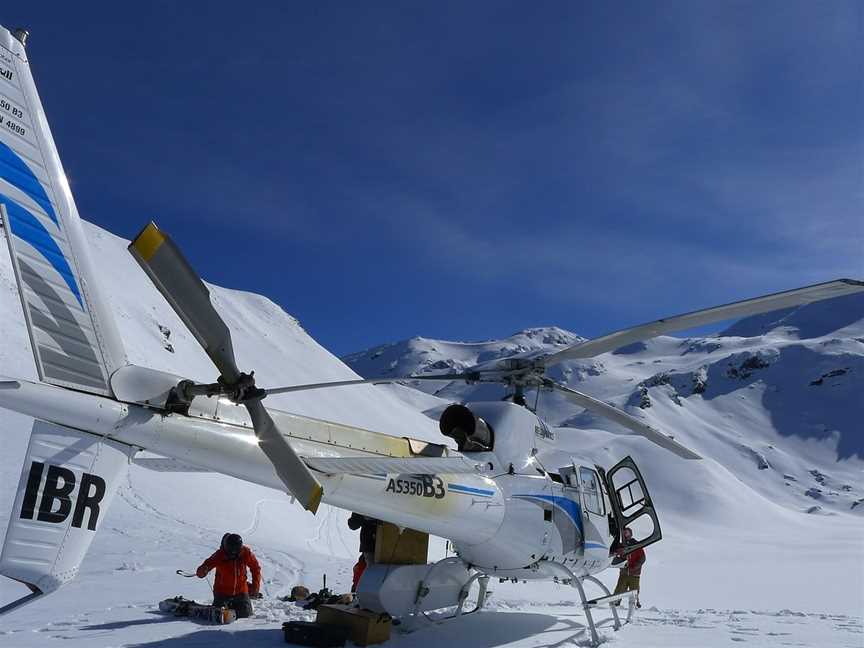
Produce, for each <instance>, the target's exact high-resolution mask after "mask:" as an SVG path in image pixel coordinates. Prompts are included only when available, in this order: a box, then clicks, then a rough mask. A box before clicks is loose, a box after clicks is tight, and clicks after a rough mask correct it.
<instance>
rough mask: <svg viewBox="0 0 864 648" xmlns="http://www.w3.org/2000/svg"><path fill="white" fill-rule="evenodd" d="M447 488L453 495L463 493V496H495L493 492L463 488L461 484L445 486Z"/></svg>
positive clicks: (469, 487)
mask: <svg viewBox="0 0 864 648" xmlns="http://www.w3.org/2000/svg"><path fill="white" fill-rule="evenodd" d="M447 488H448V489H449V490H451V491H453V492H454V493H463V494H464V495H482V496H483V497H492V496H493V495H494V494H495V491H491V490H485V489H483V488H473V487H471V486H463V485H462V484H447Z"/></svg>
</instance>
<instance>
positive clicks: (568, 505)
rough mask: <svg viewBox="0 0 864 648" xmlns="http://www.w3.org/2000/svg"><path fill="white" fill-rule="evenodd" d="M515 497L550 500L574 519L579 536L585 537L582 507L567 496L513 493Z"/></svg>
mask: <svg viewBox="0 0 864 648" xmlns="http://www.w3.org/2000/svg"><path fill="white" fill-rule="evenodd" d="M513 497H515V498H517V499H535V500H541V501H543V502H549V503H550V504H552V505H553V506H557V507H558V508H559V509H561V510H562V511H564V512H565V513H566V514H567V517H569V518H570V519H571V520H573V524H574V525H575V526H576V528H577V529H578V530H579V536H580V537H582V538H584V537H585V532H584V530H583V528H582V507H580V506H579V505H578V504H577V503H576V502H574V501H573V500H571V499H570V498H567V497H560V496H558V495H539V494H538V495H533V494H532V495H529V494H525V495H513Z"/></svg>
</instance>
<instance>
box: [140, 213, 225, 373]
mask: <svg viewBox="0 0 864 648" xmlns="http://www.w3.org/2000/svg"><path fill="white" fill-rule="evenodd" d="M129 252H131V253H132V256H133V257H135V260H136V261H137V262H138V264H139V265H140V266H141V267H142V268H143V269H144V272H146V273H147V275H148V276H149V277H150V279H151V280H152V281H153V284H154V285H155V286H156V288H157V290H158V291H159V292H160V293H162V296H163V297H165V299H166V301H167V302H168V303H169V304H170V305H171V308H173V309H174V312H175V313H177V315H178V316H179V317H180V319H181V320H183V323H184V324H185V325H186V326H187V327H188V329H189V331H191V333H192V335H194V336H195V339H196V340H198V343H199V344H200V345H201V346H202V347H203V348H204V351H206V352H207V355H208V356H210V359H211V360H212V361H213V364H215V365H216V368H217V369H218V370H219V373H220V374H221V375H222V377H223V379H224V380H225V381H226V382H227V383H229V384H230V383H233V382H236V380H237V379H238V377H239V376H240V371H239V370H238V369H237V363H236V361H235V359H234V348H233V346H232V344H231V333H230V331H229V330H228V327H227V326H226V325H225V322H224V321H223V320H222V318H221V317H220V316H219V313H217V312H216V309H215V308H213V304H212V302H211V301H210V291H208V290H207V287H206V286H205V285H204V282H203V281H201V278H200V277H199V276H198V273H196V272H195V270H194V269H193V268H192V266H191V265H189V262H188V261H187V260H186V258H185V257H184V256H183V253H182V252H181V251H180V248H178V247H177V246H176V245H175V244H174V241H172V240H171V239H170V238H169V237H168V235H167V234H165V233H163V232H162V231H160V229H159V228H158V227H156V224H155V223H153V222H151V223H150V224H149V225H147V227H145V228H144V229H143V230H141V233H140V234H138V236H136V237H135V240H133V241H132V242H131V243H130V244H129Z"/></svg>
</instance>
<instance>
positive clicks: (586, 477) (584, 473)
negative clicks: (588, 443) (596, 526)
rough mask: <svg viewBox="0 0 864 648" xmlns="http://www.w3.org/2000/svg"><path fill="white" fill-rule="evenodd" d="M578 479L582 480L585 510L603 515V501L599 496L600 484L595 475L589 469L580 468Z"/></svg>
mask: <svg viewBox="0 0 864 648" xmlns="http://www.w3.org/2000/svg"><path fill="white" fill-rule="evenodd" d="M579 477H580V479H581V480H582V493H583V501H584V504H585V508H586V509H587V511H588V512H589V513H596V514H597V515H604V514H605V511H604V509H603V499H602V497H601V494H600V482H599V481H598V479H597V473H595V472H594V471H593V470H591V469H590V468H580V469H579Z"/></svg>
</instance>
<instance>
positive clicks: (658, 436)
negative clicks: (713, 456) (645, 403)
mask: <svg viewBox="0 0 864 648" xmlns="http://www.w3.org/2000/svg"><path fill="white" fill-rule="evenodd" d="M543 384H544V385H546V386H547V387H551V388H553V389H555V390H557V391H559V392H561V393H562V394H564V396H565V397H566V398H567V399H569V400H571V401H573V402H574V403H576V404H577V405H581V406H582V407H584V408H585V409H587V410H589V411H591V412H594V413H595V414H599V415H600V416H604V417H606V418H608V419H610V420H612V421H615V422H616V423H618V424H619V425H623V426H624V427H626V428H627V429H628V430H630V431H631V432H634V433H636V434H638V435H639V436H641V437H645V438H646V439H648V440H649V441H651V442H652V443H654V444H656V445H658V446H660V447H661V448H664V449H666V450H668V451H669V452H671V453H673V454H675V455H677V456H679V457H681V458H682V459H701V458H702V457H700V456H699V455H698V454H696V453H695V452H693V451H692V450H691V449H690V448H688V447H686V446H684V445H682V444H680V443H678V442H677V441H675V439H673V438H672V437H671V436H668V435H666V434H663V433H662V432H660V431H658V430H655V429H654V428H653V427H651V426H650V425H648V424H646V423H643V422H642V421H640V420H639V419H637V418H634V417H633V416H630V415H629V414H627V413H626V412H624V411H622V410H620V409H618V408H617V407H613V406H612V405H608V404H607V403H604V402H603V401H600V400H597V399H596V398H592V397H591V396H589V395H588V394H583V393H582V392H579V391H576V390H575V389H570V388H569V387H567V386H565V385H562V384H561V383H557V382H555V381H553V380H545V381H544V383H543Z"/></svg>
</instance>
